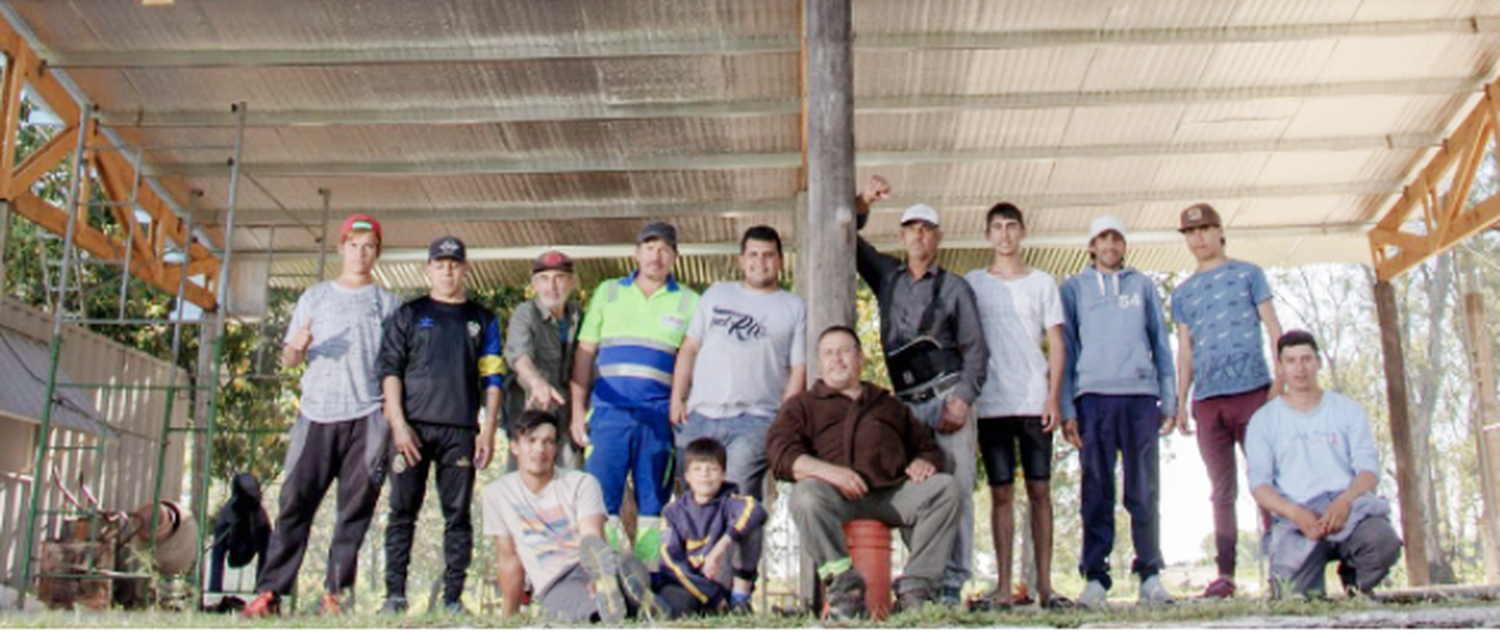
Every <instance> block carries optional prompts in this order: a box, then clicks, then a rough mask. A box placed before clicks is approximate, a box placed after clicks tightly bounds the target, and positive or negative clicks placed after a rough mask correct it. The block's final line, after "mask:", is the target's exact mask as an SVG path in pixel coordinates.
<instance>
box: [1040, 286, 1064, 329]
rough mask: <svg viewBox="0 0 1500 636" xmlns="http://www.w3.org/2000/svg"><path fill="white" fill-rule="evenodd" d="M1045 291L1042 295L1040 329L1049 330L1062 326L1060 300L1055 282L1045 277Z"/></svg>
mask: <svg viewBox="0 0 1500 636" xmlns="http://www.w3.org/2000/svg"><path fill="white" fill-rule="evenodd" d="M1047 283H1048V284H1047V291H1046V292H1045V293H1043V294H1042V327H1043V328H1045V329H1050V328H1052V327H1055V326H1058V325H1061V324H1063V309H1062V298H1060V297H1059V296H1058V293H1057V281H1055V280H1053V279H1052V276H1051V275H1048V276H1047Z"/></svg>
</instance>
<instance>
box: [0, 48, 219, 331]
mask: <svg viewBox="0 0 1500 636" xmlns="http://www.w3.org/2000/svg"><path fill="white" fill-rule="evenodd" d="M0 51H3V52H4V54H5V69H4V77H3V82H0V130H3V131H4V133H3V139H0V199H4V200H5V201H7V202H9V204H10V209H12V210H14V211H15V212H16V213H17V214H20V215H21V216H23V217H25V218H27V219H29V220H31V221H32V222H34V223H36V224H37V225H40V226H42V227H43V228H46V229H47V231H49V232H52V233H54V234H57V235H59V236H61V235H62V234H63V233H64V232H65V230H66V228H67V224H68V214H69V213H68V211H66V210H63V209H62V208H61V207H58V206H57V205H54V204H53V203H51V202H49V201H46V200H43V199H42V198H40V197H37V196H36V195H35V194H33V193H32V187H33V186H34V185H35V183H36V182H37V180H38V179H40V178H42V176H44V175H45V174H47V173H49V172H51V171H52V170H54V169H56V168H57V167H58V165H59V164H61V163H62V162H64V161H68V160H70V156H71V154H72V152H73V150H74V148H75V147H76V146H77V145H78V135H80V134H82V135H84V136H85V139H84V142H85V146H86V148H88V149H89V150H88V151H86V152H85V153H84V157H85V158H84V161H85V164H86V165H87V167H88V172H89V174H91V175H93V177H94V178H95V179H97V181H98V183H99V185H100V187H101V188H103V191H104V195H105V198H106V199H108V200H109V201H111V202H115V203H112V204H111V205H110V206H109V213H110V214H111V215H112V216H113V218H114V219H115V220H116V221H117V222H118V225H119V228H123V229H114V230H109V231H105V230H101V229H99V228H96V227H93V226H92V225H90V224H89V222H88V219H89V215H88V213H87V212H88V208H87V207H85V206H84V205H80V207H79V209H78V210H76V211H74V213H76V214H77V215H78V223H77V227H76V228H75V230H74V231H75V238H74V242H75V243H76V245H77V246H78V247H80V248H82V249H83V250H85V251H87V252H88V253H90V254H92V255H94V256H96V257H99V258H101V259H104V260H106V261H111V262H116V263H127V262H128V263H129V267H130V274H131V276H134V277H136V278H138V279H140V280H142V281H145V282H147V283H149V284H151V285H152V286H153V287H156V288H157V289H160V290H162V291H164V292H166V293H168V294H172V295H174V296H175V295H176V294H177V289H178V280H179V278H180V277H181V276H183V275H186V276H189V277H193V276H202V277H203V281H204V282H203V284H201V285H200V284H198V283H195V282H193V281H192V280H189V281H188V282H187V284H186V285H184V286H183V298H185V299H186V300H187V301H188V302H191V303H193V304H194V305H197V306H199V307H202V308H203V309H205V310H214V309H216V308H217V301H216V296H215V291H216V286H217V284H218V282H219V281H218V278H219V259H218V257H216V256H214V255H213V253H211V252H210V251H209V250H208V249H207V248H205V247H204V246H203V245H200V244H198V243H197V242H196V241H193V240H191V237H189V236H188V234H189V233H188V228H187V225H186V224H185V223H184V222H183V220H182V219H180V218H178V216H177V215H176V214H175V213H174V212H173V211H172V208H171V207H170V206H169V205H168V204H167V202H166V201H164V200H163V199H162V198H161V196H160V195H158V194H157V193H156V192H155V191H153V190H152V189H151V188H147V187H141V186H140V184H139V182H138V181H137V180H138V178H139V176H138V175H137V174H136V172H137V171H136V168H135V166H134V165H132V163H131V160H130V159H129V158H127V157H126V156H125V155H124V154H122V153H120V152H119V150H118V149H115V148H113V147H112V146H111V145H110V144H109V142H108V140H107V139H106V138H105V136H104V135H103V134H101V131H100V130H99V124H98V121H97V119H91V120H90V122H91V123H90V124H89V125H88V126H87V128H88V129H87V130H83V131H80V130H79V129H78V128H79V124H78V122H79V121H80V116H81V115H82V111H81V110H80V106H79V104H77V103H75V102H74V101H73V98H72V97H71V96H70V95H69V93H68V92H67V90H66V89H65V88H64V87H63V86H62V84H60V83H59V82H58V81H57V80H56V78H54V77H53V76H52V75H51V74H50V73H48V72H47V68H46V65H45V63H44V62H43V61H42V60H41V59H40V58H39V57H37V55H36V53H35V52H34V51H32V50H31V47H29V46H27V44H26V42H25V40H24V39H23V38H22V37H21V36H20V35H19V34H18V33H16V31H15V30H14V29H13V28H12V27H11V25H10V24H9V23H7V22H6V21H4V20H0ZM23 89H24V90H25V91H26V92H27V93H28V94H30V95H32V96H33V98H34V99H40V100H41V101H43V102H45V103H46V105H47V107H48V108H49V109H50V110H51V111H52V112H53V114H55V115H57V117H58V118H59V119H61V120H62V121H63V122H64V124H65V128H64V129H63V130H62V131H61V132H59V133H58V134H57V135H56V136H54V137H53V138H52V139H51V140H50V141H48V142H47V144H46V145H44V146H43V147H41V148H40V149H38V150H36V151H35V152H33V153H32V154H31V155H30V156H28V157H25V158H24V159H23V160H22V161H20V163H19V165H17V162H16V146H17V141H18V140H17V137H18V135H19V129H20V125H19V124H20V122H19V120H20V114H21V113H20V111H21V93H22V91H23ZM88 198H89V197H86V196H84V197H80V200H81V201H84V202H86V201H87V200H88ZM132 198H134V200H135V206H134V207H135V208H138V209H140V210H143V211H144V212H145V213H146V214H147V215H148V216H149V217H150V222H149V223H141V222H139V221H137V219H136V215H135V214H134V211H133V210H132V209H131V206H128V205H120V204H121V203H126V202H129V201H131V199H132ZM174 245H175V246H188V249H187V259H186V262H185V263H183V262H168V261H167V258H166V256H167V252H168V250H170V249H172V248H173V246H174Z"/></svg>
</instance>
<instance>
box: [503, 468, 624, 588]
mask: <svg viewBox="0 0 1500 636" xmlns="http://www.w3.org/2000/svg"><path fill="white" fill-rule="evenodd" d="M479 497H480V508H481V510H482V512H483V515H484V533H485V534H486V535H489V536H495V537H510V538H511V540H512V541H514V542H515V544H516V554H517V555H519V556H520V557H521V566H522V567H524V568H526V578H527V580H530V581H531V587H532V589H534V590H536V591H537V592H538V593H540V592H541V591H542V590H545V589H547V586H548V585H550V584H551V583H552V582H553V581H554V580H556V579H557V577H559V576H562V575H563V573H565V572H567V571H568V570H569V569H570V568H572V567H573V566H574V565H577V564H578V556H579V544H580V542H581V541H582V535H580V534H579V532H578V520H579V519H582V518H585V517H589V516H593V515H603V514H604V493H603V491H602V490H600V488H599V482H598V481H597V480H595V479H594V478H593V477H592V476H590V475H589V474H588V473H584V472H580V471H576V470H566V469H558V471H557V473H556V474H555V475H553V477H552V481H550V482H548V483H547V485H546V487H544V488H542V491H541V492H540V493H534V492H531V489H529V488H527V487H526V483H525V482H523V481H521V474H520V473H517V472H513V473H510V474H507V475H506V476H504V477H501V478H500V479H497V480H495V481H492V482H490V484H489V485H488V486H485V487H484V491H483V492H481V493H480V496H479Z"/></svg>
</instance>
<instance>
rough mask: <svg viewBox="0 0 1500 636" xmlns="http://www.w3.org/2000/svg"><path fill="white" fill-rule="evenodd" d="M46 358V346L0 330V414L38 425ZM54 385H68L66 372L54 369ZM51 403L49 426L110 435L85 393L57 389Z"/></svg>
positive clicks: (43, 400) (44, 396) (44, 395)
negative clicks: (52, 404)
mask: <svg viewBox="0 0 1500 636" xmlns="http://www.w3.org/2000/svg"><path fill="white" fill-rule="evenodd" d="M49 357H50V351H49V350H48V348H47V343H45V342H42V341H40V340H36V339H33V338H30V337H28V336H26V335H23V334H21V333H20V332H17V331H13V330H11V329H7V328H4V327H0V411H4V412H5V413H7V414H9V415H11V416H13V417H16V418H19V419H21V420H24V421H29V422H33V423H36V422H40V421H41V417H42V411H43V407H44V406H45V405H46V404H47V369H48V367H49V364H48V360H49ZM57 382H59V383H63V384H67V383H70V382H72V379H71V377H70V376H69V375H68V372H67V370H65V369H62V368H58V369H57ZM53 401H54V403H55V404H56V406H57V408H54V409H53V410H52V422H51V423H52V426H55V427H58V428H62V429H66V430H70V431H78V432H80V433H87V434H89V435H94V436H96V437H107V436H112V435H113V432H112V431H110V429H109V428H108V425H107V424H105V423H104V416H103V415H100V413H99V411H98V410H97V409H95V408H94V404H93V399H92V398H91V397H89V394H88V392H87V391H84V390H83V389H80V388H75V387H68V386H59V387H57V389H56V391H55V392H54V398H53Z"/></svg>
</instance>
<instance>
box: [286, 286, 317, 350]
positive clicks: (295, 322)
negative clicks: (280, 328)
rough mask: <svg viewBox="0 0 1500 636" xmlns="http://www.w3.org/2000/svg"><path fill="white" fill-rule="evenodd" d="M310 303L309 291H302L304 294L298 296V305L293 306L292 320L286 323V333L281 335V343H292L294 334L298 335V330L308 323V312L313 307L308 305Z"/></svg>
mask: <svg viewBox="0 0 1500 636" xmlns="http://www.w3.org/2000/svg"><path fill="white" fill-rule="evenodd" d="M310 304H311V303H309V302H308V300H307V292H302V295H301V296H299V297H298V298H297V306H296V307H293V308H292V320H291V322H288V323H287V324H286V335H284V336H282V337H281V344H290V343H291V342H292V336H294V335H296V334H297V330H298V329H301V328H302V325H304V324H306V323H307V318H308V314H309V313H311V311H312V308H311V307H309V306H308V305H310Z"/></svg>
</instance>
